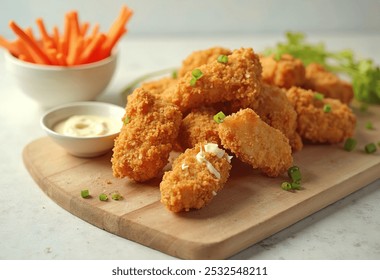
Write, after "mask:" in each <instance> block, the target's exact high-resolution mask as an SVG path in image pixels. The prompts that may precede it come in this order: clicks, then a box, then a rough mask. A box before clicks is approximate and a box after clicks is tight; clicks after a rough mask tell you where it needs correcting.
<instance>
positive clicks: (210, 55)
mask: <svg viewBox="0 0 380 280" xmlns="http://www.w3.org/2000/svg"><path fill="white" fill-rule="evenodd" d="M230 54H231V50H229V49H226V48H222V47H213V48H209V49H206V50H199V51H195V52H193V53H191V54H190V55H189V56H188V57H186V58H185V60H184V61H183V62H182V66H181V68H180V69H179V70H178V77H183V76H185V74H186V73H187V72H189V71H193V70H194V69H195V68H198V67H199V66H201V65H203V64H207V63H210V62H213V61H216V60H217V59H218V57H219V56H220V55H230Z"/></svg>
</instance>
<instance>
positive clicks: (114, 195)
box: [112, 192, 123, 200]
mask: <svg viewBox="0 0 380 280" xmlns="http://www.w3.org/2000/svg"><path fill="white" fill-rule="evenodd" d="M112 199H113V200H121V199H123V197H122V195H121V194H119V193H117V192H115V193H113V194H112Z"/></svg>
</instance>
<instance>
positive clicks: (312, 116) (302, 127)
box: [287, 87, 356, 144]
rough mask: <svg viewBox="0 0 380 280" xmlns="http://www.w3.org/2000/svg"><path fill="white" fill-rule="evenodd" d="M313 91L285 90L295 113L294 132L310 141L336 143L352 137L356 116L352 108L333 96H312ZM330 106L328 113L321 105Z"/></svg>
mask: <svg viewBox="0 0 380 280" xmlns="http://www.w3.org/2000/svg"><path fill="white" fill-rule="evenodd" d="M315 94H316V93H315V92H313V91H311V90H306V89H302V88H298V87H292V88H290V89H289V90H288V91H287V97H288V99H289V100H290V102H291V103H292V105H293V107H294V108H295V110H296V112H297V115H298V117H297V131H298V133H299V134H300V135H301V137H302V138H303V139H305V140H307V141H309V142H311V143H330V144H336V143H340V142H342V141H344V140H345V139H346V138H348V137H352V135H353V134H354V130H355V125H356V116H355V115H354V113H353V112H352V110H351V109H350V108H349V107H348V106H347V105H346V104H343V103H342V102H340V101H339V100H337V99H332V98H324V99H323V100H319V99H317V98H315ZM326 104H329V106H331V111H330V112H325V111H324V109H323V108H324V106H325V105H326Z"/></svg>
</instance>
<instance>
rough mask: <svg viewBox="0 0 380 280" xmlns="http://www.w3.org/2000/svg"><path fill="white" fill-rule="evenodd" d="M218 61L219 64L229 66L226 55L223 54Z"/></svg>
mask: <svg viewBox="0 0 380 280" xmlns="http://www.w3.org/2000/svg"><path fill="white" fill-rule="evenodd" d="M217 61H218V62H219V63H224V64H227V63H228V56H226V55H224V54H221V55H219V56H218V59H217Z"/></svg>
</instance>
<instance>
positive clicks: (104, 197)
mask: <svg viewBox="0 0 380 280" xmlns="http://www.w3.org/2000/svg"><path fill="white" fill-rule="evenodd" d="M99 200H101V201H107V200H108V195H106V194H105V193H101V194H100V195H99Z"/></svg>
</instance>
